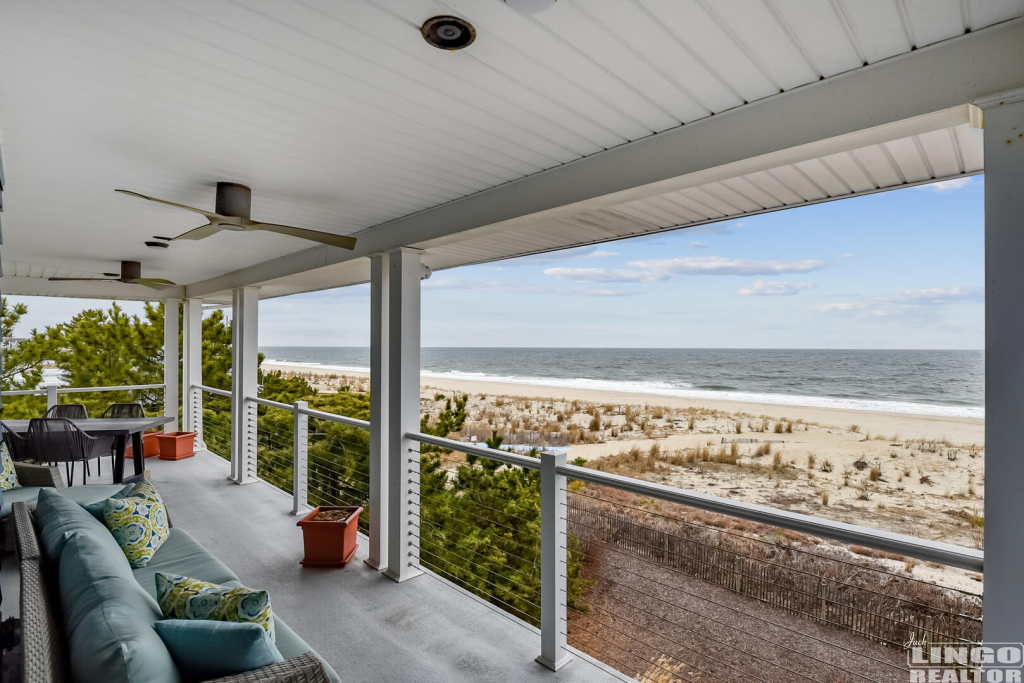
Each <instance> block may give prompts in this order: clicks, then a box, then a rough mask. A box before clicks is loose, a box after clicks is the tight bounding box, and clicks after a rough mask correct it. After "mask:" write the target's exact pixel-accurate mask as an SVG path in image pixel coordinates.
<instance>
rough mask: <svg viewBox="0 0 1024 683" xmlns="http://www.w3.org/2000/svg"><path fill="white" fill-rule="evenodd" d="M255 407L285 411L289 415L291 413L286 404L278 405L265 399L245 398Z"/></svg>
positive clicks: (290, 408) (289, 406)
mask: <svg viewBox="0 0 1024 683" xmlns="http://www.w3.org/2000/svg"><path fill="white" fill-rule="evenodd" d="M246 398H247V399H248V400H250V401H252V402H253V403H255V404H256V405H260V406H266V407H268V408H278V409H280V410H287V411H288V412H289V413H290V412H292V410H293V407H292V406H291V405H289V404H287V403H278V402H277V401H271V400H269V399H266V398H258V397H253V396H248V397H246Z"/></svg>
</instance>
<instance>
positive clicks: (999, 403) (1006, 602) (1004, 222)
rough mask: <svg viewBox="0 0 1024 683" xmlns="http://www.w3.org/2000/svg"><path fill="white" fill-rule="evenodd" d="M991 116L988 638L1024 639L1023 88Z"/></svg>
mask: <svg viewBox="0 0 1024 683" xmlns="http://www.w3.org/2000/svg"><path fill="white" fill-rule="evenodd" d="M977 104H978V106H980V107H981V108H982V109H983V110H984V118H985V517H986V519H985V598H984V612H985V622H984V629H983V634H984V639H985V640H986V641H987V642H990V643H991V642H1020V641H1021V639H1022V637H1024V583H1022V582H1021V575H1022V572H1024V524H1021V520H1024V457H1022V456H1024V453H1022V450H1021V449H1022V446H1021V444H1024V420H1022V419H1021V417H1022V416H1024V353H1022V352H1021V340H1022V339H1024V271H1022V270H1021V264H1022V263H1024V90H1019V91H1017V92H1015V93H1012V94H1010V93H1007V94H1005V95H1002V96H997V97H993V98H989V99H988V100H987V101H985V102H978V103H977Z"/></svg>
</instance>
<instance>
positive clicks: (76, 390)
mask: <svg viewBox="0 0 1024 683" xmlns="http://www.w3.org/2000/svg"><path fill="white" fill-rule="evenodd" d="M164 387H165V385H164V384H125V385H123V386H116V387H57V393H58V394H87V393H89V392H93V391H132V390H135V389H163V388H164ZM0 394H3V395H4V396H46V389H16V390H14V391H6V390H4V391H2V392H0Z"/></svg>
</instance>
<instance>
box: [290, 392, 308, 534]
mask: <svg viewBox="0 0 1024 683" xmlns="http://www.w3.org/2000/svg"><path fill="white" fill-rule="evenodd" d="M292 408H293V411H292V514H293V515H297V514H300V513H302V512H305V510H306V507H308V505H309V486H308V482H309V479H308V473H309V415H306V413H304V412H302V411H303V410H305V409H307V408H309V403H308V402H306V401H296V402H295V403H294V404H293V405H292Z"/></svg>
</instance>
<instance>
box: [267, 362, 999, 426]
mask: <svg viewBox="0 0 1024 683" xmlns="http://www.w3.org/2000/svg"><path fill="white" fill-rule="evenodd" d="M263 362H264V363H269V364H273V363H279V364H284V365H289V366H300V367H308V368H310V369H311V370H312V369H317V370H334V371H338V372H363V373H366V372H369V371H370V369H369V368H365V367H349V366H342V365H327V364H323V363H312V362H300V361H289V360H271V359H269V358H268V359H265V360H264V361H263ZM421 375H422V376H423V377H432V378H435V379H453V380H464V381H473V382H495V383H499V384H528V385H535V386H544V387H552V388H559V389H583V390H590V391H608V392H621V393H627V394H651V395H655V396H672V397H677V398H692V399H712V400H718V401H737V402H742V403H767V404H772V405H788V406H804V407H808V408H838V409H841V410H872V411H878V412H884V413H907V414H912V415H933V416H937V417H971V418H981V419H984V417H985V409H984V408H983V407H979V406H967V405H962V404H958V405H941V404H934V403H915V402H910V401H883V400H871V399H858V398H840V397H834V396H801V395H796V394H765V393H755V392H749V391H741V390H737V389H734V388H732V387H729V388H728V389H718V388H714V389H712V388H702V387H693V386H691V385H689V384H686V385H685V386H681V385H677V384H672V383H670V382H659V381H642V382H629V381H622V380H604V379H588V378H568V379H566V378H560V377H531V376H518V375H492V374H488V373H483V372H461V371H458V370H446V371H440V372H438V371H429V370H424V371H423V372H422V373H421Z"/></svg>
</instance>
